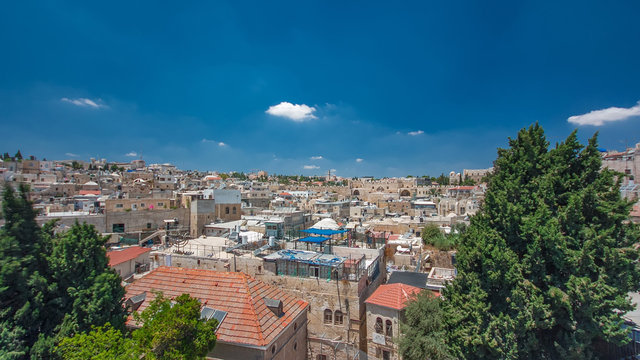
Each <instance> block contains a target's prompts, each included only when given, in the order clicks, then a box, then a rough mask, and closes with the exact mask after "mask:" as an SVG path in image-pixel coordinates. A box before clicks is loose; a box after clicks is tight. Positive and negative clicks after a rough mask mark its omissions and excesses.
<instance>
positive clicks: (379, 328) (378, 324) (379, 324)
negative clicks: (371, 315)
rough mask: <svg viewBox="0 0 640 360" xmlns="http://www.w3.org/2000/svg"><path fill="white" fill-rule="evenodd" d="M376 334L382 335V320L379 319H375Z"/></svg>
mask: <svg viewBox="0 0 640 360" xmlns="http://www.w3.org/2000/svg"><path fill="white" fill-rule="evenodd" d="M376 332H377V333H378V334H382V319H381V318H377V319H376Z"/></svg>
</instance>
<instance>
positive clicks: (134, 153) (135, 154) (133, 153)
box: [124, 151, 138, 157]
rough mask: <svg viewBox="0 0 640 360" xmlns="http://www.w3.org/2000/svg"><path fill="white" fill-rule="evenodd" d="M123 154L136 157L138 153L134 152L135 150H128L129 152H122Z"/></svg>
mask: <svg viewBox="0 0 640 360" xmlns="http://www.w3.org/2000/svg"><path fill="white" fill-rule="evenodd" d="M124 156H129V157H136V156H138V153H137V152H135V151H132V152H130V153H126V154H124Z"/></svg>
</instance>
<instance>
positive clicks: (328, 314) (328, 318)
mask: <svg viewBox="0 0 640 360" xmlns="http://www.w3.org/2000/svg"><path fill="white" fill-rule="evenodd" d="M324 323H325V324H331V323H333V311H331V310H329V309H326V310H325V311H324Z"/></svg>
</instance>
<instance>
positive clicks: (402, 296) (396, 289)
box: [365, 283, 422, 310]
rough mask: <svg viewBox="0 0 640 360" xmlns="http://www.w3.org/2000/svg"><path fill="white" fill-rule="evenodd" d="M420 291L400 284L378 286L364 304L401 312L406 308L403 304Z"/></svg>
mask: <svg viewBox="0 0 640 360" xmlns="http://www.w3.org/2000/svg"><path fill="white" fill-rule="evenodd" d="M420 291H422V289H420V288H418V287H415V286H411V285H406V284H401V283H395V284H387V285H380V287H378V289H376V291H374V292H373V294H371V296H369V298H368V299H367V300H366V301H365V302H366V303H367V304H374V305H380V306H384V307H388V308H392V309H396V310H402V309H404V307H405V306H406V305H405V303H406V302H407V301H408V300H409V299H411V296H412V295H414V294H417V293H419V292H420Z"/></svg>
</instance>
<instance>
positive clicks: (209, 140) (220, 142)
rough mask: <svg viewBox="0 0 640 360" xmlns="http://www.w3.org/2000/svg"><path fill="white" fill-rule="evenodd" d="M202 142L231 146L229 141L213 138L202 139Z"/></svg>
mask: <svg viewBox="0 0 640 360" xmlns="http://www.w3.org/2000/svg"><path fill="white" fill-rule="evenodd" d="M201 142H202V143H203V144H216V145H218V146H219V147H228V146H229V145H228V144H227V143H224V142H222V141H217V140H211V139H202V140H201Z"/></svg>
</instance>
